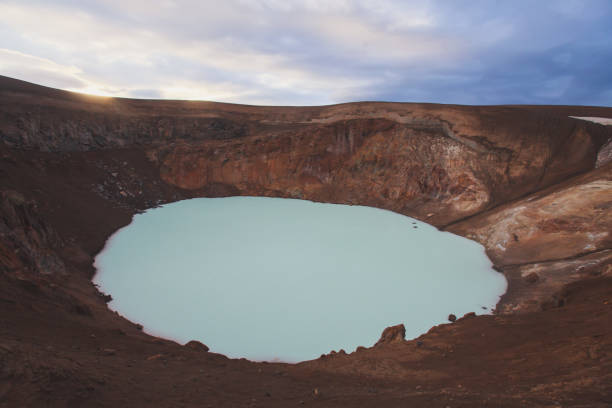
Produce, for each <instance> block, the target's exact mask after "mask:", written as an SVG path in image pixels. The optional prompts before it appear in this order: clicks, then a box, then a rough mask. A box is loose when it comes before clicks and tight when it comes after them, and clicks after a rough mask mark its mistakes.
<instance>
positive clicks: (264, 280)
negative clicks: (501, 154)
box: [94, 197, 506, 362]
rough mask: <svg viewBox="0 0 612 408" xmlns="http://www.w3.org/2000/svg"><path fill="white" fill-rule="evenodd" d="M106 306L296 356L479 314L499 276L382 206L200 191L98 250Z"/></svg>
mask: <svg viewBox="0 0 612 408" xmlns="http://www.w3.org/2000/svg"><path fill="white" fill-rule="evenodd" d="M95 265H96V267H97V269H98V273H97V274H96V276H95V278H94V282H95V283H96V284H98V285H99V286H100V289H101V290H102V291H104V292H106V293H109V294H111V295H112V297H113V301H112V302H111V303H110V304H109V306H110V307H111V309H113V310H117V311H118V312H119V313H121V314H122V315H123V316H125V317H126V318H128V319H130V320H131V321H134V322H137V323H140V324H142V325H143V326H144V329H145V330H146V331H147V332H148V333H151V334H155V335H158V336H162V337H166V338H171V339H174V340H176V341H179V342H187V341H189V340H192V339H197V340H200V341H202V342H203V343H205V344H207V345H208V346H209V347H210V348H211V351H214V352H218V353H223V354H225V355H227V356H229V357H246V358H249V359H252V360H268V361H271V360H275V359H279V360H281V361H289V362H295V361H301V360H307V359H313V358H316V357H318V356H319V355H320V354H322V353H327V352H329V351H330V350H339V349H344V350H346V351H347V352H351V351H353V350H354V349H355V348H356V347H357V346H360V345H362V346H371V345H372V344H373V343H375V342H376V340H377V339H378V337H379V336H380V333H381V332H382V330H383V329H384V328H385V327H387V326H389V325H394V324H398V323H404V324H405V325H406V329H407V335H406V337H407V338H413V337H416V336H418V335H420V334H422V333H424V332H426V331H427V330H428V329H429V328H431V327H432V326H433V325H435V324H439V323H442V322H444V321H445V320H446V317H447V316H448V314H449V313H454V314H456V315H458V316H459V315H463V314H464V313H467V312H472V311H473V312H477V313H485V312H486V310H484V309H483V307H485V308H487V309H489V308H493V307H494V306H495V304H496V303H497V301H498V300H499V296H501V295H502V294H503V292H504V291H505V289H506V281H505V279H504V278H503V276H502V275H501V274H499V273H497V272H495V271H493V270H492V269H491V262H490V261H489V259H488V258H487V257H486V256H485V254H484V249H483V247H482V246H481V245H479V244H478V243H476V242H473V241H470V240H468V239H465V238H462V237H459V236H457V235H453V234H451V233H448V232H440V231H438V230H437V229H436V228H434V227H432V226H430V225H428V224H425V223H422V222H420V221H417V220H414V219H412V218H409V217H405V216H403V215H399V214H396V213H393V212H390V211H385V210H380V209H376V208H371V207H362V206H348V205H335V204H321V203H313V202H310V201H302V200H289V199H280V198H264V197H230V198H199V199H192V200H185V201H180V202H176V203H172V204H168V205H164V206H162V207H159V208H155V209H151V210H148V211H147V212H145V213H143V214H138V215H136V216H134V219H133V221H132V223H131V224H130V225H128V226H127V227H125V228H123V229H121V230H119V231H118V232H116V233H115V234H114V235H113V236H112V237H111V238H110V239H109V241H108V242H107V245H106V247H105V249H104V250H103V251H102V252H101V253H100V254H99V255H98V256H97V257H96V262H95Z"/></svg>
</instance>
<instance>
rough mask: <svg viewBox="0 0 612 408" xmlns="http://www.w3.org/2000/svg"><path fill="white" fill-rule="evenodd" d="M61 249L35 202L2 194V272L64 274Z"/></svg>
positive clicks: (0, 231) (10, 191) (11, 194)
mask: <svg viewBox="0 0 612 408" xmlns="http://www.w3.org/2000/svg"><path fill="white" fill-rule="evenodd" d="M62 246H63V243H62V241H61V239H60V238H59V236H58V235H57V234H56V233H55V231H54V230H53V229H51V228H50V227H49V226H48V225H47V224H46V222H45V221H43V220H42V218H41V216H40V215H39V214H38V211H37V208H36V204H35V203H34V202H32V201H28V200H26V199H25V197H24V196H23V195H22V194H20V193H18V192H16V191H12V190H7V191H2V192H0V270H2V271H6V272H9V273H11V275H20V276H22V275H23V274H28V273H33V274H42V275H62V274H65V272H66V268H65V265H64V263H63V262H62V260H61V259H60V257H59V256H58V255H57V254H56V252H55V250H56V249H58V248H60V247H62Z"/></svg>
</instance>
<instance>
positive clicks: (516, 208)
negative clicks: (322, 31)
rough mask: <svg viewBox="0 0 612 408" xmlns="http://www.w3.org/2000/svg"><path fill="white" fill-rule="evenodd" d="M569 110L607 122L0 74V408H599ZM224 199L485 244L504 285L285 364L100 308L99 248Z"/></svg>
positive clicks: (599, 305)
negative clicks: (223, 96) (135, 229)
mask: <svg viewBox="0 0 612 408" xmlns="http://www.w3.org/2000/svg"><path fill="white" fill-rule="evenodd" d="M568 115H574V116H598V117H612V109H610V108H590V107H530V106H507V107H503V106H502V107H465V106H448V105H430V104H393V103H357V104H344V105H335V106H329V107H309V108H293V107H284V108H283V107H252V106H241V105H228V104H217V103H208V102H181V101H136V100H126V99H110V98H96V97H89V96H83V95H76V94H71V93H67V92H63V91H58V90H51V89H48V88H44V87H39V86H36V85H32V84H27V83H24V82H21V81H16V80H12V79H9V78H3V77H0V137H1V139H2V142H3V143H2V145H0V190H1V191H2V195H1V197H0V198H1V201H0V280H1V283H0V406H6V407H16V406H36V407H37V406H53V407H55V406H77V407H80V406H128V405H130V406H177V407H179V406H186V407H187V406H194V407H195V406H198V407H201V406H204V407H206V406H211V407H217V406H231V407H234V406H282V407H286V406H312V405H317V406H334V407H336V406H434V407H435V406H440V407H446V406H449V407H460V406H464V407H473V406H500V407H506V406H507V407H514V406H550V407H552V406H576V407H585V406H588V407H599V406H601V407H606V406H611V405H612V374H611V373H612V325H611V324H610V322H611V321H612V267H611V266H610V265H611V263H612V255H611V252H612V249H611V246H612V245H611V241H610V235H609V233H610V231H612V220H611V217H612V215H611V214H612V211H610V208H611V207H612V188H611V185H612V181H611V180H610V174H612V167H611V166H612V165H611V164H610V163H606V162H605V160H601V159H600V160H599V161H597V156H598V152H599V151H600V149H601V147H602V146H604V144H605V143H606V142H607V141H608V140H609V138H610V136H612V130H610V127H605V126H600V125H597V124H592V123H588V122H584V121H579V120H574V119H570V118H567V116H568ZM596 166H597V167H596ZM236 194H243V195H269V196H281V197H300V198H307V199H313V200H320V201H328V202H341V203H356V204H365V205H373V206H378V207H382V208H388V209H392V210H395V211H398V212H401V213H404V214H407V215H411V216H414V217H417V218H420V219H422V220H425V221H427V222H430V223H432V224H434V225H437V226H439V227H443V228H447V229H449V230H451V231H453V232H455V233H459V234H461V235H465V236H468V237H471V238H472V239H476V240H478V241H479V242H481V243H482V244H483V245H484V246H485V247H486V249H487V252H488V254H489V256H490V257H491V259H492V260H493V261H494V263H495V265H496V267H497V268H498V269H499V270H500V271H502V272H503V273H504V274H505V275H506V277H507V278H508V280H509V285H510V287H509V291H508V293H507V295H506V296H505V297H504V299H503V300H502V302H501V303H500V305H498V313H497V314H496V315H493V316H479V317H467V318H464V319H459V320H458V321H457V322H455V323H453V324H447V325H440V326H437V327H435V328H433V329H432V330H430V332H429V333H427V334H424V335H423V336H421V337H420V338H419V339H415V340H413V341H405V340H403V339H402V338H401V336H400V337H399V338H398V337H394V336H385V338H386V339H390V341H388V342H383V343H380V344H378V345H377V346H376V347H372V348H369V349H364V350H360V351H358V352H355V353H352V354H350V355H345V354H344V353H335V354H330V355H327V356H325V357H322V358H321V359H318V360H314V361H311V362H304V363H301V364H297V365H287V364H270V363H252V362H248V361H246V360H230V359H227V358H225V357H224V356H221V355H218V354H215V353H214V350H211V351H212V352H204V351H198V350H194V349H192V348H188V347H184V346H181V345H178V344H176V343H173V342H171V341H166V340H161V339H156V338H154V337H151V336H149V335H147V334H145V333H143V332H142V331H140V330H139V328H138V327H137V325H135V324H134V323H131V322H128V321H126V320H125V319H123V318H121V317H120V316H118V315H117V314H115V313H113V312H111V311H109V310H108V309H107V307H106V304H105V301H104V298H103V297H102V296H101V295H100V294H99V293H98V292H97V290H96V288H95V287H94V286H93V285H92V284H91V281H90V278H91V276H92V274H93V272H94V270H93V267H92V264H91V263H92V260H93V256H95V254H96V253H97V252H98V251H99V250H100V249H101V248H102V246H103V245H104V242H105V240H106V239H107V238H108V236H109V235H110V234H112V233H113V232H114V231H115V230H116V229H118V228H120V227H121V226H123V225H126V224H127V223H129V222H130V219H131V217H132V215H133V214H134V213H136V212H138V211H142V210H144V209H146V208H150V207H152V206H154V205H158V204H160V203H165V202H170V201H176V200H180V199H184V198H189V197H197V196H219V195H236ZM449 312H452V311H449ZM185 313H197V311H185ZM390 323H397V322H390ZM382 329H383V328H381V331H382ZM245 338H246V339H247V341H248V336H247V334H246V333H245ZM366 346H367V345H366Z"/></svg>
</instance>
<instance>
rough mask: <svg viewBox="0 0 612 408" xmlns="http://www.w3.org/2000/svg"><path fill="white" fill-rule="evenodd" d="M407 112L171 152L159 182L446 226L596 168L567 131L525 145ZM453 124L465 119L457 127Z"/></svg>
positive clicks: (583, 137)
mask: <svg viewBox="0 0 612 408" xmlns="http://www.w3.org/2000/svg"><path fill="white" fill-rule="evenodd" d="M405 108H406V111H407V112H404V113H405V114H408V113H409V114H410V115H411V117H412V120H411V121H410V120H408V119H406V118H404V119H401V120H400V119H398V120H390V119H388V118H377V119H342V117H343V116H339V117H338V120H337V121H336V122H331V119H328V120H327V121H326V122H325V123H324V124H318V125H316V126H315V125H305V124H302V125H299V126H294V128H292V129H291V130H283V131H281V132H278V131H272V130H271V131H269V132H267V133H263V134H257V135H253V136H250V137H248V138H244V139H232V140H226V141H204V142H201V143H181V144H172V145H169V146H166V147H163V148H160V149H158V150H157V151H156V152H155V154H154V156H155V157H156V158H157V160H159V162H160V169H161V170H160V171H161V177H162V179H163V180H165V181H166V182H168V183H170V184H173V185H176V186H178V187H181V188H184V189H190V190H203V191H206V190H207V189H208V188H210V186H212V185H225V186H230V187H231V188H233V189H234V190H236V191H238V192H239V193H240V194H243V195H270V196H284V197H293V198H304V199H310V200H315V201H330V202H338V203H354V204H360V205H370V206H375V207H381V208H386V209H390V210H393V211H396V212H400V213H403V214H406V215H410V216H414V217H417V218H420V219H423V220H426V221H427V222H429V223H431V224H434V225H444V224H447V223H450V222H452V221H455V220H458V219H461V218H464V217H467V216H470V215H472V214H476V213H478V212H481V211H483V210H485V209H487V208H490V207H491V206H494V205H497V204H499V203H501V202H504V201H507V200H508V199H511V198H516V197H519V196H520V195H523V194H525V193H527V192H529V191H533V190H537V189H539V188H541V187H543V186H546V185H547V184H549V183H551V182H554V181H555V180H560V179H562V178H564V177H565V176H566V175H568V174H571V173H575V172H580V171H583V170H585V169H588V168H591V167H592V166H593V163H594V154H595V151H596V149H597V147H598V143H599V142H595V141H594V140H593V139H592V138H591V136H590V134H589V133H587V132H586V131H585V130H584V129H580V128H578V129H574V128H572V129H569V128H568V129H564V130H563V131H560V133H561V134H562V135H563V136H560V137H559V134H557V135H555V137H554V138H553V137H552V135H551V137H550V138H546V137H542V138H541V140H537V141H535V143H533V144H529V145H524V143H522V142H519V143H517V140H515V138H514V137H512V138H511V137H508V135H505V134H504V132H500V133H495V134H492V135H490V136H486V137H485V136H478V135H479V133H480V132H483V131H484V130H485V129H482V128H473V127H471V126H482V125H481V124H475V123H474V122H475V120H474V118H472V117H471V116H472V114H470V113H464V114H463V115H460V112H454V111H449V112H447V110H448V109H446V108H445V109H438V110H435V109H433V108H430V109H429V110H423V109H422V108H421V109H415V110H416V111H418V113H416V112H415V110H412V109H411V110H410V111H408V109H407V108H408V107H405ZM409 108H413V107H412V106H410V107H409ZM394 109H395V110H396V111H397V110H399V108H398V107H396V106H394ZM380 110H381V112H378V113H379V114H380V116H386V117H389V116H390V115H389V113H388V112H386V111H385V110H384V109H383V108H381V109H380ZM417 115H422V117H421V119H420V121H419V120H417V119H415V116H417ZM452 117H459V118H460V119H461V120H460V119H458V124H454V125H453V127H451V126H450V125H448V124H447V119H446V118H452ZM466 121H469V124H465V123H464V122H466ZM463 131H465V132H470V133H471V135H469V136H468V135H465V134H462V133H459V132H463ZM563 132H565V133H563ZM519 140H520V139H519ZM568 152H571V153H568ZM508 185H511V186H512V188H510V189H509V188H508Z"/></svg>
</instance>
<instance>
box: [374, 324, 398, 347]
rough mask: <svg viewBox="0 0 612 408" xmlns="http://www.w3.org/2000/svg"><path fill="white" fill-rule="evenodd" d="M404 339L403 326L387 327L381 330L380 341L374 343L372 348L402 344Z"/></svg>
mask: <svg viewBox="0 0 612 408" xmlns="http://www.w3.org/2000/svg"><path fill="white" fill-rule="evenodd" d="M405 338H406V327H405V326H404V325H403V324H398V325H396V326H390V327H387V328H386V329H385V330H383V332H382V335H381V336H380V339H379V340H378V341H377V342H376V344H375V345H374V347H377V346H380V345H383V344H389V343H398V342H400V343H401V342H403V341H404V340H405Z"/></svg>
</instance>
